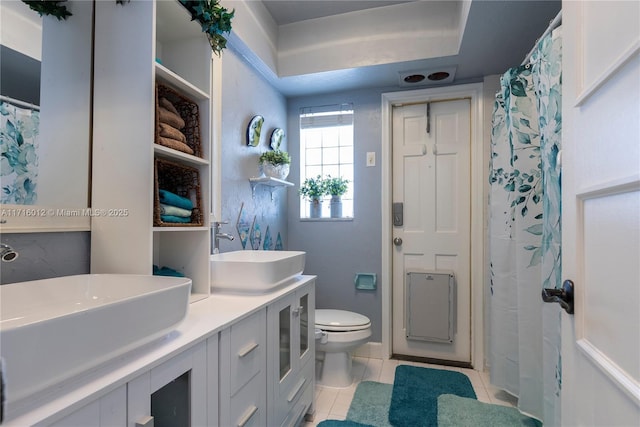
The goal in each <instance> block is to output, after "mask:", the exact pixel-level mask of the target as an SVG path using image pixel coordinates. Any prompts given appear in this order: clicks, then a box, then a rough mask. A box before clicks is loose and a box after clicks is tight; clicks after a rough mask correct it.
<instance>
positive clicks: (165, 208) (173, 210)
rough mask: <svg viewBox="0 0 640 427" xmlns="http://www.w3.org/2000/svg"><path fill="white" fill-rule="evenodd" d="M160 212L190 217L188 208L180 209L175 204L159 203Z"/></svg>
mask: <svg viewBox="0 0 640 427" xmlns="http://www.w3.org/2000/svg"><path fill="white" fill-rule="evenodd" d="M160 214H162V215H173V216H180V217H185V218H190V217H191V210H190V209H182V208H179V207H177V206H171V205H165V204H164V203H160Z"/></svg>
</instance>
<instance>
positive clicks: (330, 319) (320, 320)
mask: <svg viewBox="0 0 640 427" xmlns="http://www.w3.org/2000/svg"><path fill="white" fill-rule="evenodd" d="M316 326H317V327H318V328H320V329H323V330H325V331H342V332H344V331H359V330H362V329H367V328H368V327H370V326H371V321H370V320H369V318H368V317H367V316H363V315H362V314H359V313H354V312H351V311H346V310H332V309H317V310H316Z"/></svg>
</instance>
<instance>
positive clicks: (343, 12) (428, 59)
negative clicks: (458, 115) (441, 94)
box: [257, 0, 561, 97]
mask: <svg viewBox="0 0 640 427" xmlns="http://www.w3.org/2000/svg"><path fill="white" fill-rule="evenodd" d="M419 1H429V2H431V3H433V4H434V5H435V4H436V3H440V4H443V3H450V2H437V1H433V0H419ZM399 3H413V2H407V1H382V0H381V1H376V0H374V1H369V0H341V1H335V0H322V1H321V0H285V1H281V0H263V4H264V5H265V7H266V9H267V11H268V12H269V13H270V14H271V16H272V17H273V20H274V21H275V23H276V24H277V25H278V28H279V33H280V35H281V36H280V37H281V38H282V34H291V31H292V28H296V27H298V28H300V27H301V26H304V28H308V29H309V32H310V34H304V35H305V37H308V39H309V40H313V39H314V33H313V32H312V31H314V29H322V28H323V26H322V25H320V23H326V22H329V21H328V20H330V19H334V20H336V21H337V20H341V22H343V23H344V22H350V21H349V19H351V17H352V16H356V15H357V14H354V13H353V12H356V11H361V10H366V9H373V8H379V7H386V9H385V11H386V12H385V13H387V14H388V16H389V20H390V21H389V24H390V25H396V26H397V25H398V20H399V19H400V18H396V20H395V21H394V16H393V13H392V11H394V10H396V9H398V10H399V9H402V8H405V7H404V6H398V7H394V5H397V4H399ZM458 3H459V4H461V2H458ZM467 5H468V4H467ZM447 6H448V5H447ZM560 8H561V1H560V0H539V1H531V0H473V1H472V2H471V4H470V7H469V11H468V15H467V19H466V26H465V27H464V29H461V30H460V31H461V32H460V34H461V35H462V38H461V41H460V44H459V50H458V53H457V54H453V55H449V54H448V55H446V56H439V57H432V55H431V56H430V55H426V54H425V56H424V57H423V58H412V59H411V60H406V61H405V60H391V61H387V62H384V61H378V62H376V61H372V62H371V65H370V64H365V65H363V66H354V67H340V66H332V65H333V64H332V62H335V61H333V59H334V58H330V57H328V56H332V55H325V57H324V58H323V60H324V62H326V63H327V68H326V70H322V71H321V72H315V71H314V70H312V71H311V72H305V71H304V70H301V71H299V72H289V73H281V75H280V76H276V75H275V74H274V73H273V72H263V74H264V75H265V77H266V78H267V79H268V80H269V81H270V82H271V83H272V84H273V85H274V86H275V87H276V88H277V89H278V90H279V91H280V92H281V93H283V94H284V95H285V96H287V97H294V96H305V95H311V94H319V93H329V92H336V91H342V90H351V89H360V88H371V87H382V88H389V90H393V89H394V88H396V89H398V88H399V87H400V86H403V87H405V86H404V85H401V83H400V81H401V80H400V78H399V75H400V74H401V73H402V72H406V71H410V70H418V71H427V72H428V71H437V70H438V69H440V68H444V67H447V68H449V69H455V70H456V71H455V77H454V80H453V82H451V81H447V82H446V84H452V83H453V84H460V83H469V82H477V81H481V80H482V78H483V77H484V76H486V75H491V74H501V73H503V72H504V71H506V70H507V69H508V68H510V67H513V66H517V65H519V64H520V63H522V61H523V60H524V57H525V56H526V54H527V53H528V52H529V51H530V50H531V48H532V47H533V45H534V44H535V42H536V40H537V38H538V37H539V36H540V35H541V34H542V33H543V32H544V31H545V29H546V28H547V26H548V24H549V22H550V21H551V20H552V19H553V18H554V17H555V16H556V15H557V13H558V12H559V11H560ZM387 11H388V12H387ZM429 18H430V17H426V18H425V19H424V21H425V22H427V21H428V19H429ZM302 21H306V22H302ZM438 22H439V21H438ZM401 23H402V24H404V23H405V19H404V18H403V20H401ZM429 25H433V23H431V24H429ZM343 27H344V25H343ZM425 30H426V31H428V30H429V28H425ZM298 31H299V30H298ZM317 36H318V37H317V38H318V39H320V38H322V37H327V35H326V34H320V33H318V34H317ZM416 40H418V39H416ZM294 43H296V42H294ZM298 43H299V44H298V51H304V49H301V47H304V46H303V45H301V44H300V43H302V42H298ZM418 43H422V44H421V45H420V48H424V49H426V48H427V46H426V44H425V43H424V42H418ZM278 44H279V45H287V44H291V40H285V41H284V42H283V41H282V40H281V41H280V42H279V43H278ZM280 49H281V48H280V46H279V47H278V50H279V53H278V54H279V56H283V54H282V52H281V50H280ZM285 55H286V54H285ZM303 62H304V61H303ZM257 68H258V70H260V69H261V68H262V69H263V70H264V66H262V67H261V66H257ZM285 74H289V75H286V76H284V75H285ZM428 83H430V84H433V83H431V82H428ZM424 84H425V82H422V83H419V84H417V85H416V88H418V87H421V86H424Z"/></svg>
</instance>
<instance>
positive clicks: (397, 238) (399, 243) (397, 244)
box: [393, 237, 402, 246]
mask: <svg viewBox="0 0 640 427" xmlns="http://www.w3.org/2000/svg"><path fill="white" fill-rule="evenodd" d="M393 244H394V245H396V246H400V245H401V244H402V239H401V238H399V237H396V238H395V239H393Z"/></svg>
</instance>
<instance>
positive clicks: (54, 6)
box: [22, 0, 72, 21]
mask: <svg viewBox="0 0 640 427" xmlns="http://www.w3.org/2000/svg"><path fill="white" fill-rule="evenodd" d="M22 1H23V2H24V3H26V4H27V5H28V6H29V7H30V8H31V10H35V11H36V12H38V14H39V15H40V16H43V15H52V16H55V17H56V18H58V20H59V21H62V20H63V19H67V17H69V16H71V15H72V13H71V12H69V11H68V10H67V6H65V5H64V4H60V3H64V2H65V1H67V0H59V1H51V0H49V1H46V0H22Z"/></svg>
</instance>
